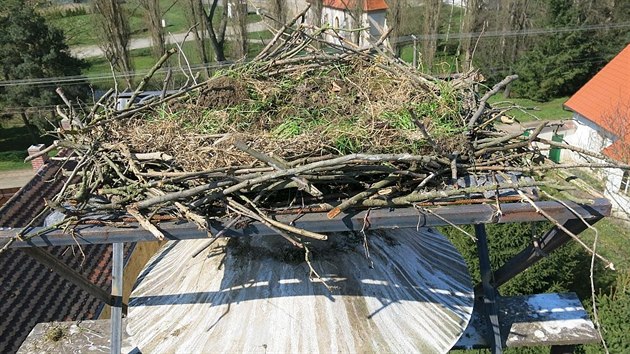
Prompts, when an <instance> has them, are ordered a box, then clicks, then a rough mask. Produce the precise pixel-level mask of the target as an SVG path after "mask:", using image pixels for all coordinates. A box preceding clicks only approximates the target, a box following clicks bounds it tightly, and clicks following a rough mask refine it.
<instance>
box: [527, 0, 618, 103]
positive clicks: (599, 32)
mask: <svg viewBox="0 0 630 354" xmlns="http://www.w3.org/2000/svg"><path fill="white" fill-rule="evenodd" d="M617 5H618V6H621V5H619V4H617ZM617 5H615V2H609V1H594V0H588V1H575V0H549V1H548V2H547V5H546V8H545V10H546V13H547V18H546V21H547V26H548V27H555V28H568V29H571V30H568V31H553V33H551V34H548V35H546V36H544V37H542V38H539V39H538V41H536V43H534V45H533V48H531V50H530V51H529V52H528V53H527V55H526V56H525V58H524V59H523V60H521V61H520V64H519V65H518V67H517V73H518V74H520V76H521V79H520V80H519V81H518V82H517V83H516V86H515V89H516V90H517V92H518V93H519V94H521V95H522V96H525V97H530V98H532V99H536V100H541V101H545V100H549V99H551V98H553V97H562V96H566V95H570V94H572V93H574V92H575V91H576V90H577V89H579V88H580V87H581V86H582V85H584V84H585V83H586V81H588V80H589V79H590V78H591V77H592V76H593V75H594V74H595V73H596V72H597V71H598V70H599V69H600V68H601V67H602V66H603V65H604V64H605V63H606V61H607V60H609V59H610V58H611V57H612V56H614V54H616V53H617V52H618V51H620V50H621V48H623V46H624V45H625V42H624V38H623V36H622V33H623V32H620V31H619V30H615V29H607V28H605V26H606V25H607V24H610V23H611V21H612V20H613V19H614V18H615V17H614V15H613V14H614V13H615V12H617V9H616V8H614V7H613V6H617ZM626 16H628V17H630V14H626ZM626 18H627V17H626ZM588 26H593V27H594V28H593V29H592V30H589V31H583V30H582V31H578V30H574V29H579V28H584V27H588Z"/></svg>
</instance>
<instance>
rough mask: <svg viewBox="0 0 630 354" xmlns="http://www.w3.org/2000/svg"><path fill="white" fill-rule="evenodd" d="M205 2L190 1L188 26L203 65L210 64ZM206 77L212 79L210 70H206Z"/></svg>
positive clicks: (200, 0) (199, 0)
mask: <svg viewBox="0 0 630 354" xmlns="http://www.w3.org/2000/svg"><path fill="white" fill-rule="evenodd" d="M202 1H203V0H188V6H189V13H188V24H189V25H190V27H191V28H193V30H192V35H193V38H194V39H195V44H196V47H197V53H198V54H199V58H200V59H201V61H202V63H203V64H207V63H209V62H210V60H209V59H208V48H207V46H206V34H207V33H208V27H207V26H206V15H205V11H204V8H203V3H202ZM204 71H205V74H206V77H210V70H209V69H208V68H205V69H204Z"/></svg>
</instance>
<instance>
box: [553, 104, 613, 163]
mask: <svg viewBox="0 0 630 354" xmlns="http://www.w3.org/2000/svg"><path fill="white" fill-rule="evenodd" d="M573 122H574V123H575V126H576V129H575V132H574V133H573V134H571V135H567V136H566V137H565V138H564V140H565V141H566V142H567V143H569V144H571V145H573V146H577V147H579V148H582V149H586V150H589V151H592V152H596V153H600V152H601V151H602V150H603V149H605V148H607V147H608V146H610V145H611V144H612V143H613V140H612V139H611V138H610V135H609V134H608V133H607V132H606V131H604V130H603V129H602V128H601V127H600V126H598V125H597V124H595V123H593V122H591V121H590V120H588V119H586V118H585V117H583V116H581V115H580V114H578V113H574V114H573ZM562 159H563V160H565V159H568V160H571V161H575V162H585V161H594V160H595V159H593V158H588V159H587V158H586V157H585V156H583V155H581V154H578V153H575V152H573V151H568V150H562Z"/></svg>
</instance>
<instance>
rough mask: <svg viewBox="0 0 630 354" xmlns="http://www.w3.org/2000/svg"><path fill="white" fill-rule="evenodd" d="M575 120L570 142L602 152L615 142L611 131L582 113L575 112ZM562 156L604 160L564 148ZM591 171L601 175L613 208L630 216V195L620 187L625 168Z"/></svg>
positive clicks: (582, 160)
mask: <svg viewBox="0 0 630 354" xmlns="http://www.w3.org/2000/svg"><path fill="white" fill-rule="evenodd" d="M573 121H574V123H575V125H576V129H575V132H574V133H572V134H570V135H567V136H565V138H564V140H565V141H566V142H567V143H568V144H570V145H573V146H577V147H580V148H582V149H586V150H589V151H592V152H595V153H601V151H602V150H603V149H605V148H607V147H608V146H610V145H611V144H612V143H613V142H614V141H613V140H612V135H611V134H610V133H608V132H606V131H605V130H604V129H602V128H601V127H600V126H598V125H597V124H595V123H593V122H592V121H590V120H588V119H586V118H585V117H583V116H581V115H580V114H578V113H574V114H573ZM561 158H562V160H563V161H567V160H570V161H574V162H576V163H580V162H588V161H590V162H595V163H603V162H604V161H602V160H599V159H595V158H592V157H586V156H584V155H582V154H579V153H576V152H573V151H569V150H562V153H561ZM589 172H591V173H593V172H594V173H595V174H596V177H599V178H600V179H601V180H602V181H603V182H604V183H603V184H604V186H605V187H604V188H605V189H604V196H605V197H606V198H608V199H609V200H610V201H611V203H612V205H613V210H614V211H615V212H617V213H622V214H625V217H626V218H628V217H630V196H627V195H625V194H623V193H620V192H619V189H620V188H621V180H622V177H623V170H621V169H617V168H606V169H589Z"/></svg>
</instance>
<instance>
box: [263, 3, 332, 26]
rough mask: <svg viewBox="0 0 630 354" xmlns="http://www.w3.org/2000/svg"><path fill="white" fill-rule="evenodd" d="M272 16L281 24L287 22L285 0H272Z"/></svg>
mask: <svg viewBox="0 0 630 354" xmlns="http://www.w3.org/2000/svg"><path fill="white" fill-rule="evenodd" d="M269 2H270V11H271V16H273V18H274V19H276V20H277V21H278V22H280V23H281V24H284V23H286V22H287V4H286V1H285V0H270V1H269ZM320 2H321V0H320Z"/></svg>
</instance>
